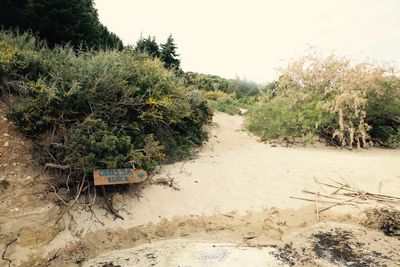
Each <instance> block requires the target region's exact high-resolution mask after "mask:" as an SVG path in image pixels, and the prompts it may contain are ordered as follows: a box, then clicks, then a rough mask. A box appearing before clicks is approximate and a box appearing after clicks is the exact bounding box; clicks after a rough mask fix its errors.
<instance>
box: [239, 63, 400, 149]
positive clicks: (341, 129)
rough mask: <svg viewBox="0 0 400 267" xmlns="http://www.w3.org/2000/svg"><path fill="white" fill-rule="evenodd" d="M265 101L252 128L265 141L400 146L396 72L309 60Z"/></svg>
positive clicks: (399, 96) (293, 67)
mask: <svg viewBox="0 0 400 267" xmlns="http://www.w3.org/2000/svg"><path fill="white" fill-rule="evenodd" d="M261 99H262V100H261V101H260V103H259V104H258V105H256V107H255V108H254V109H252V110H251V111H250V113H249V116H248V118H247V127H248V129H249V130H250V131H252V132H254V133H255V134H257V135H260V136H261V137H263V138H264V139H285V140H290V141H296V140H297V141H298V140H305V139H307V140H310V138H313V137H315V136H319V138H322V139H324V140H325V141H326V142H327V143H329V144H333V145H337V146H342V147H345V146H348V147H353V146H357V147H367V146H369V145H371V144H373V143H377V144H379V145H384V146H390V147H398V146H399V145H400V143H399V141H400V131H399V129H400V79H399V77H397V76H396V75H395V71H394V70H393V69H391V68H383V67H379V66H373V65H371V64H368V63H360V64H357V65H353V64H350V62H349V61H348V60H344V59H341V58H337V57H334V56H331V57H329V58H326V59H319V58H316V57H307V58H304V59H301V60H299V61H296V62H294V63H292V64H291V65H289V67H288V68H287V69H286V70H285V71H284V72H283V74H282V76H281V77H280V78H279V80H278V81H277V83H276V84H274V85H273V86H271V88H268V90H266V91H265V92H264V94H263V97H262V98H261Z"/></svg>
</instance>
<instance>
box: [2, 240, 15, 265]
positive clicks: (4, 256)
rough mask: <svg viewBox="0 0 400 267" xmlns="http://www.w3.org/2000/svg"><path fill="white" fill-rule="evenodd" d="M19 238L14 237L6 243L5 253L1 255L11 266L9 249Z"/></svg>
mask: <svg viewBox="0 0 400 267" xmlns="http://www.w3.org/2000/svg"><path fill="white" fill-rule="evenodd" d="M17 240H18V237H17V238H15V239H13V240H11V241H10V242H8V243H7V244H6V246H5V247H4V251H3V254H2V255H1V259H2V260H3V261H8V266H11V262H12V260H11V259H9V258H6V253H7V249H8V247H9V246H11V245H12V244H13V243H14V242H16V241H17Z"/></svg>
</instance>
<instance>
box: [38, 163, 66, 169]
mask: <svg viewBox="0 0 400 267" xmlns="http://www.w3.org/2000/svg"><path fill="white" fill-rule="evenodd" d="M47 168H53V169H59V170H68V169H70V168H71V166H69V165H59V164H54V163H46V164H45V165H44V169H45V170H46V169H47Z"/></svg>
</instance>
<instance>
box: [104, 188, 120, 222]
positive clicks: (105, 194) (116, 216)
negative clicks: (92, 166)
mask: <svg viewBox="0 0 400 267" xmlns="http://www.w3.org/2000/svg"><path fill="white" fill-rule="evenodd" d="M101 191H102V193H103V196H104V200H105V202H106V205H107V207H108V210H109V211H110V213H111V214H113V215H114V216H115V218H120V219H121V220H124V217H122V216H121V215H119V214H118V211H117V210H115V209H114V207H113V206H112V200H111V199H110V197H109V196H108V195H107V192H106V189H105V187H104V186H102V187H101Z"/></svg>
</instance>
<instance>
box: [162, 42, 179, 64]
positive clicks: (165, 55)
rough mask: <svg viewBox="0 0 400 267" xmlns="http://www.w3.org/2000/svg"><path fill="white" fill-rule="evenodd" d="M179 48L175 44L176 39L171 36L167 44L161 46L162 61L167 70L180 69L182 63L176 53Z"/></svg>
mask: <svg viewBox="0 0 400 267" xmlns="http://www.w3.org/2000/svg"><path fill="white" fill-rule="evenodd" d="M176 49H177V46H176V44H175V43H174V38H172V35H170V36H169V37H168V39H167V42H166V43H165V44H161V52H160V59H161V60H162V61H163V62H164V66H165V67H166V68H167V69H175V70H178V69H180V65H181V61H180V60H179V58H178V56H179V55H178V54H177V53H176Z"/></svg>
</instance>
